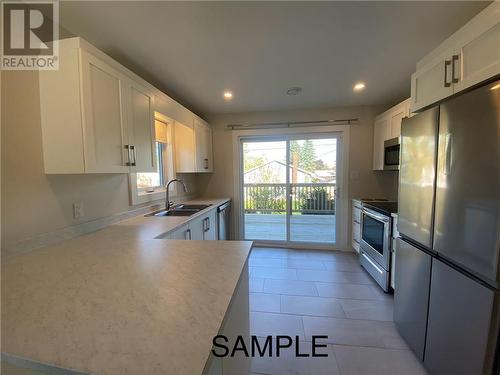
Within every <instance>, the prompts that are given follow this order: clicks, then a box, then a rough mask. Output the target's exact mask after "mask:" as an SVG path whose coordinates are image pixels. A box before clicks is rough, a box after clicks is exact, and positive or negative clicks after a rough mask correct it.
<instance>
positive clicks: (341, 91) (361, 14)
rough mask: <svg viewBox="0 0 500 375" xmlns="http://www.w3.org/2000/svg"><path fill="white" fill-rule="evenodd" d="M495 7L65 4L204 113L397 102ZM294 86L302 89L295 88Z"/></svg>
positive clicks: (91, 34) (79, 23) (128, 60)
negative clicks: (361, 85)
mask: <svg viewBox="0 0 500 375" xmlns="http://www.w3.org/2000/svg"><path fill="white" fill-rule="evenodd" d="M487 4H488V3H486V2H477V1H472V2H465V1H457V2H450V1H443V2H427V1H422V2H419V1H417V2H405V1H403V2H374V1H370V2H313V3H311V2H183V3H182V2H167V1H151V2H149V1H124V2H117V1H110V2H102V1H99V2H98V1H95V2H88V1H81V2H80V1H65V2H61V3H60V18H61V23H62V25H63V26H64V27H65V28H66V29H67V30H69V31H70V33H72V34H74V35H78V36H82V37H84V38H85V39H87V40H88V41H89V42H91V43H92V44H94V45H95V46H97V47H98V48H100V49H102V50H104V51H105V52H107V53H108V54H110V55H111V56H112V57H114V58H115V59H117V60H118V61H120V62H121V63H122V64H124V65H125V66H127V67H129V68H130V69H132V70H134V71H135V72H136V73H138V74H139V75H141V76H142V77H143V78H145V79H146V80H148V81H149V82H151V83H153V84H154V85H155V86H157V87H158V88H160V89H161V90H162V91H165V92H166V93H167V94H169V95H171V96H172V97H173V98H175V99H176V100H178V101H180V102H181V103H183V104H184V105H185V106H187V107H189V108H191V109H192V110H193V111H195V112H198V113H200V114H214V113H227V112H247V111H265V110H282V109H298V108H313V107H317V108H320V107H337V106H351V105H390V104H394V103H396V102H397V101H399V100H401V99H404V98H406V97H409V95H410V74H411V73H412V72H413V71H414V69H415V63H416V62H417V60H419V59H420V58H422V57H423V56H424V55H426V53H428V52H429V51H431V50H432V49H433V48H434V47H436V46H437V45H438V44H439V43H440V42H442V41H443V40H444V39H445V38H447V37H448V36H449V35H451V34H452V33H453V32H454V31H456V30H457V29H458V28H459V27H460V26H462V25H463V24H465V23H466V22H467V21H468V20H469V19H470V18H472V17H473V16H474V15H475V14H477V13H478V12H479V11H480V10H481V9H483V8H484V7H485V6H486V5H487ZM357 81H364V82H366V89H365V90H364V91H363V92H361V93H354V92H353V90H352V87H353V85H354V83H355V82H357ZM292 86H300V87H302V89H303V90H302V92H301V93H300V95H296V96H288V95H286V90H287V89H288V88H289V87H292ZM225 89H230V90H232V91H233V93H234V98H233V100H232V101H231V102H226V101H224V99H223V97H222V93H223V91H224V90H225Z"/></svg>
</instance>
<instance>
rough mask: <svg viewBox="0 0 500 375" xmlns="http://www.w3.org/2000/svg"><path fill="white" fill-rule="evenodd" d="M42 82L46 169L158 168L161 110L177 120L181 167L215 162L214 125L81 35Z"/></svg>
mask: <svg viewBox="0 0 500 375" xmlns="http://www.w3.org/2000/svg"><path fill="white" fill-rule="evenodd" d="M39 84H40V85H39V90H40V112H41V125H42V140H43V157H44V167H45V173H46V174H70V173H135V172H154V171H155V170H156V163H157V161H156V152H155V136H154V117H155V111H158V112H160V113H163V114H164V115H165V116H168V117H169V118H172V119H173V120H175V124H176V125H175V130H174V138H175V142H174V145H175V148H176V150H175V155H176V165H177V172H189V173H196V172H211V171H212V170H213V160H212V130H211V128H210V126H209V125H208V124H207V123H205V122H204V121H203V120H201V119H199V118H198V117H197V116H196V115H195V114H194V113H193V112H191V111H189V110H188V109H187V108H185V107H183V106H182V105H181V104H179V103H177V102H176V101H174V100H173V99H171V98H169V97H168V96H167V95H165V94H164V93H162V92H161V91H159V90H158V89H156V88H154V87H153V86H152V85H150V84H149V83H148V82H146V81H145V80H143V79H142V78H140V77H139V76H137V75H136V74H134V73H133V72H131V71H130V70H128V69H127V68H125V67H124V66H122V65H121V64H119V63H118V62H116V61H115V60H113V59H112V58H110V57H109V56H107V55H106V54H104V53H103V52H102V51H99V50H98V49H97V48H95V47H93V46H92V45H90V44H89V43H87V42H86V41H85V40H83V39H81V38H69V39H63V40H60V41H59V70H56V71H40V72H39ZM172 164H173V163H172Z"/></svg>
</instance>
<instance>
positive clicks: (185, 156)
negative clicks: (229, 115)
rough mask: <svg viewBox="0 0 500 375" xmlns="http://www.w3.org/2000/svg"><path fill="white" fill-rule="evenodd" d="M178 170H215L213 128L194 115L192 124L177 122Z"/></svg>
mask: <svg viewBox="0 0 500 375" xmlns="http://www.w3.org/2000/svg"><path fill="white" fill-rule="evenodd" d="M175 160H176V171H177V172H180V173H206V172H212V171H213V158H212V128H211V127H210V125H208V124H207V123H206V122H204V121H203V120H201V119H199V118H197V117H194V119H193V122H192V125H191V126H189V125H185V124H182V123H180V122H176V124H175Z"/></svg>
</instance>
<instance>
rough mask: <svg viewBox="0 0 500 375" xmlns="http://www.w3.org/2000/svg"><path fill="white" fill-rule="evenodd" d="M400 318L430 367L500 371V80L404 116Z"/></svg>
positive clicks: (461, 371) (449, 371)
mask: <svg viewBox="0 0 500 375" xmlns="http://www.w3.org/2000/svg"><path fill="white" fill-rule="evenodd" d="M399 180H400V181H399V212H398V213H399V216H398V229H399V232H400V235H401V238H400V239H399V240H398V242H397V247H396V272H395V275H396V280H395V281H396V282H395V285H396V289H395V302H394V320H395V322H396V326H397V328H398V330H399V332H400V333H401V335H402V336H403V338H404V339H405V340H406V342H407V343H408V345H409V346H410V347H411V348H412V350H413V351H414V352H415V353H416V354H417V356H418V357H419V358H420V359H421V360H422V361H423V362H424V365H425V367H426V368H427V370H428V371H429V372H430V373H431V374H453V375H459V374H464V375H470V374H498V373H499V371H500V363H499V362H500V353H499V352H500V345H499V341H500V340H499V335H500V333H499V332H500V329H499V326H500V322H499V321H500V313H499V310H500V291H499V288H500V80H497V81H495V82H490V83H488V84H486V85H483V86H481V87H479V88H476V89H474V90H472V91H470V92H468V93H465V94H463V95H460V96H457V97H454V98H451V99H449V100H447V101H446V102H444V103H442V104H440V105H439V106H436V107H434V108H431V109H429V110H426V111H424V112H422V113H420V114H418V115H416V116H413V117H411V118H408V119H405V120H403V123H402V128H401V162H400V172H399Z"/></svg>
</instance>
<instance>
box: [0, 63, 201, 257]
mask: <svg viewBox="0 0 500 375" xmlns="http://www.w3.org/2000/svg"><path fill="white" fill-rule="evenodd" d="M1 91H2V92H1V97H2V102H1V120H2V138H1V142H2V144H1V155H2V171H1V207H2V218H1V224H2V228H1V232H2V238H1V240H2V249H4V248H5V247H8V248H10V247H12V246H14V245H15V244H16V243H17V242H19V241H22V240H25V239H26V238H28V237H32V236H34V235H37V234H42V233H46V232H52V231H55V230H59V229H62V228H66V227H68V226H73V225H76V224H80V223H83V222H87V221H91V220H94V219H98V218H104V217H108V216H110V215H113V214H118V213H123V212H126V211H129V210H130V209H131V208H132V207H131V206H130V203H129V187H128V175H126V174H92V175H45V174H44V170H43V157H42V134H41V125H40V97H39V92H38V73H37V72H31V71H3V72H2V80H1ZM61 141H63V140H61ZM182 178H183V179H185V180H186V183H187V184H188V187H189V190H190V193H195V192H196V183H195V181H196V177H195V176H193V175H182ZM74 202H82V203H83V205H84V212H85V217H83V218H81V219H78V220H75V219H73V207H72V204H73V203H74Z"/></svg>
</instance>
